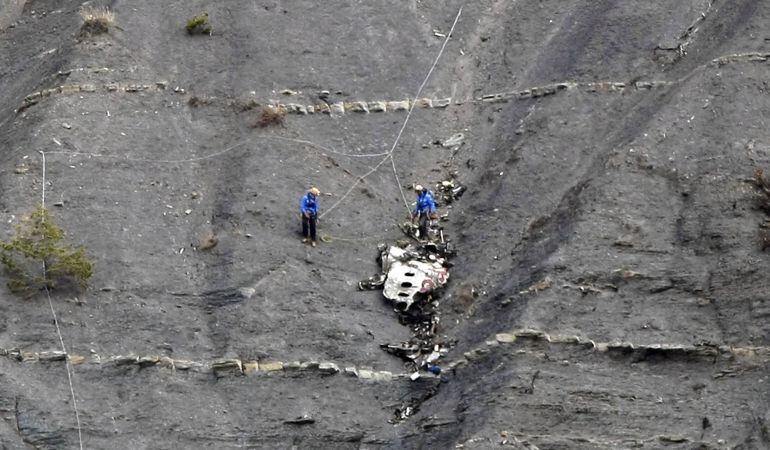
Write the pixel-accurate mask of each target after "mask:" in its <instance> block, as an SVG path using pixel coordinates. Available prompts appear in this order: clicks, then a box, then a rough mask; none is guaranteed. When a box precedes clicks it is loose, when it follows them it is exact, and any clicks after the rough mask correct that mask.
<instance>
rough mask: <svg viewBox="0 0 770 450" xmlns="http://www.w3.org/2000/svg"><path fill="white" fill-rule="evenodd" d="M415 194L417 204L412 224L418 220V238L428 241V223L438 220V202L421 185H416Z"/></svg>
mask: <svg viewBox="0 0 770 450" xmlns="http://www.w3.org/2000/svg"><path fill="white" fill-rule="evenodd" d="M414 192H415V193H416V194H417V203H416V204H415V207H414V210H413V211H412V223H414V221H415V220H418V221H419V222H418V223H419V227H418V235H417V237H418V238H419V239H428V221H429V220H435V219H436V218H437V216H436V201H435V200H434V199H433V194H432V193H431V192H430V191H429V190H428V189H427V188H424V187H422V186H420V185H419V184H418V185H415V187H414Z"/></svg>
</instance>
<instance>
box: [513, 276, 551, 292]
mask: <svg viewBox="0 0 770 450" xmlns="http://www.w3.org/2000/svg"><path fill="white" fill-rule="evenodd" d="M551 284H552V282H551V278H549V277H545V278H543V279H542V280H540V281H538V282H537V283H535V284H533V285H532V286H530V287H528V288H527V289H525V290H523V291H520V292H519V295H525V294H537V293H538V292H540V291H544V290H546V289H548V288H550V287H551Z"/></svg>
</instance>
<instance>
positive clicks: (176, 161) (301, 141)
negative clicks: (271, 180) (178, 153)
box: [46, 135, 388, 164]
mask: <svg viewBox="0 0 770 450" xmlns="http://www.w3.org/2000/svg"><path fill="white" fill-rule="evenodd" d="M260 139H276V140H279V141H287V142H294V143H297V144H304V145H309V146H311V147H315V148H317V149H319V150H322V151H324V152H328V153H333V154H335V155H341V156H348V157H353V158H365V157H374V156H383V155H387V154H388V153H387V152H384V153H362V154H355V153H343V152H340V151H337V150H334V149H331V148H329V147H325V146H323V145H321V144H316V143H315V142H312V141H308V140H306V139H296V138H290V137H284V136H275V135H267V136H259V137H254V138H249V139H246V140H244V141H241V142H239V143H237V144H234V145H231V146H230V147H227V148H226V149H224V150H222V151H218V152H215V153H212V154H210V155H205V156H197V157H195V158H186V159H149V158H132V157H129V156H122V155H107V154H104V153H88V152H71V151H67V150H58V151H50V152H46V154H48V155H70V156H89V157H93V158H113V159H118V160H122V161H130V162H145V163H158V164H181V163H190V162H197V161H204V160H207V159H212V158H216V157H218V156H222V155H224V154H225V153H229V152H231V151H233V150H235V149H236V148H238V147H241V146H242V145H245V144H248V143H251V142H253V141H258V140H260Z"/></svg>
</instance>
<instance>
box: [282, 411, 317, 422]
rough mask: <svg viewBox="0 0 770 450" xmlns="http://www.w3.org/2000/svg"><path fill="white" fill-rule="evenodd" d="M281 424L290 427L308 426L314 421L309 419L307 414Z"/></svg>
mask: <svg viewBox="0 0 770 450" xmlns="http://www.w3.org/2000/svg"><path fill="white" fill-rule="evenodd" d="M283 423H286V424H290V425H309V424H311V423H315V419H314V418H312V417H310V415H309V414H303V415H301V416H299V417H295V418H294V419H289V420H284V421H283Z"/></svg>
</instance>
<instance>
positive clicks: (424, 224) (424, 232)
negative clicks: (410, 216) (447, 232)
mask: <svg viewBox="0 0 770 450" xmlns="http://www.w3.org/2000/svg"><path fill="white" fill-rule="evenodd" d="M419 220H420V221H419V224H420V226H419V228H418V230H419V233H420V239H428V215H427V214H420V219H419Z"/></svg>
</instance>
